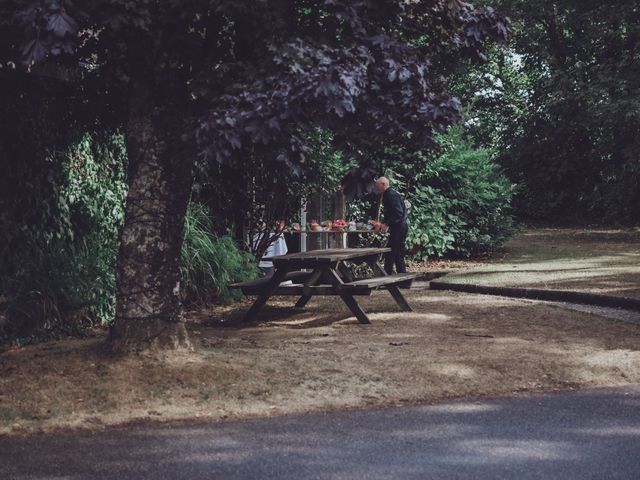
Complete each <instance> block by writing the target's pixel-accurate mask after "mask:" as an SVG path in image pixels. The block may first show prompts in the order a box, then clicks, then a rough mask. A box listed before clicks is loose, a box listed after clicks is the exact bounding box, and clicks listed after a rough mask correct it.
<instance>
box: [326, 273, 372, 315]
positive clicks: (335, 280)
mask: <svg viewBox="0 0 640 480" xmlns="http://www.w3.org/2000/svg"><path fill="white" fill-rule="evenodd" d="M324 272H325V273H326V277H327V279H328V280H329V281H330V282H331V284H332V285H333V287H334V290H335V291H336V292H338V293H339V294H340V298H342V301H343V302H344V303H345V304H346V305H347V307H349V310H351V312H352V313H353V314H354V315H355V316H356V318H357V319H358V322H360V323H364V324H367V323H371V321H370V320H369V317H367V314H366V313H365V312H364V310H362V308H361V307H360V305H359V304H358V302H357V301H356V299H355V298H353V293H347V292H345V291H344V290H343V289H342V286H343V285H344V282H343V281H342V279H341V278H340V276H339V275H338V273H337V272H336V271H335V270H334V269H332V268H325V269H324Z"/></svg>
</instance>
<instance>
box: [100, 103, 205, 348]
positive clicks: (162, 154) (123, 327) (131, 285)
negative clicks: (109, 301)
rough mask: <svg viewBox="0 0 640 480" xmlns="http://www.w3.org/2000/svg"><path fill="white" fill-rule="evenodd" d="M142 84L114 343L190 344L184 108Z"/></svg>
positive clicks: (131, 132)
mask: <svg viewBox="0 0 640 480" xmlns="http://www.w3.org/2000/svg"><path fill="white" fill-rule="evenodd" d="M144 94H145V92H144V91H142V92H137V95H136V99H135V100H134V106H133V107H132V114H131V115H130V119H129V123H128V125H127V132H126V133H127V135H126V141H127V153H128V156H129V193H128V195H127V205H126V214H125V224H124V228H123V231H122V236H121V246H120V252H119V256H118V266H117V273H116V288H117V305H116V319H115V322H114V324H113V326H112V327H111V331H110V342H111V346H112V348H113V349H114V350H115V351H141V350H149V349H178V348H190V347H191V344H190V341H189V338H188V335H187V331H186V328H185V325H184V322H183V317H182V308H181V303H180V252H181V248H182V242H183V235H184V221H185V215H186V209H187V204H188V201H189V196H190V193H191V187H192V172H191V170H192V160H190V159H192V158H193V157H192V156H190V155H189V154H187V153H185V149H184V148H182V141H181V139H180V135H181V133H182V128H181V126H182V125H181V124H180V122H179V120H178V119H181V118H182V116H181V115H180V113H179V112H170V111H167V109H166V107H165V108H163V109H162V110H159V109H154V108H153V107H149V102H148V100H147V98H145V95H144Z"/></svg>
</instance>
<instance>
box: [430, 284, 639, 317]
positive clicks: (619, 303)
mask: <svg viewBox="0 0 640 480" xmlns="http://www.w3.org/2000/svg"><path fill="white" fill-rule="evenodd" d="M429 288H430V289H431V290H452V291H455V292H464V293H478V294H481V295H499V296H502V297H514V298H527V299H530V300H546V301H551V302H567V303H582V304H585V305H597V306H599V307H612V308H625V309H627V310H636V311H639V312H640V299H636V298H629V297H614V296H612V295H601V294H597V293H585V292H576V291H573V290H544V289H541V288H519V287H491V286H487V285H477V284H466V283H452V282H429Z"/></svg>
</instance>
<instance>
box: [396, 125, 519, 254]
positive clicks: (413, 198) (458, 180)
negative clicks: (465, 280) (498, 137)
mask: <svg viewBox="0 0 640 480" xmlns="http://www.w3.org/2000/svg"><path fill="white" fill-rule="evenodd" d="M397 180H400V183H402V182H403V180H404V179H402V178H400V179H397ZM397 180H396V183H397ZM411 182H412V184H413V187H412V188H410V189H409V193H408V194H407V199H408V200H409V201H410V202H411V204H412V207H411V209H410V210H409V218H408V222H409V234H408V242H407V243H408V245H409V249H410V253H411V254H412V255H413V257H414V258H416V259H420V260H425V259H426V258H427V257H429V256H437V257H442V256H445V255H450V256H459V257H469V256H471V255H475V254H478V253H482V252H487V251H490V250H492V249H495V248H497V247H498V246H500V245H501V244H502V243H504V241H506V240H507V238H508V237H509V236H510V235H511V234H512V233H513V231H514V224H513V218H512V216H511V207H510V203H511V198H512V196H513V192H514V186H513V185H511V184H510V182H509V181H508V180H507V178H506V177H505V176H504V174H503V173H502V171H501V169H500V167H499V166H498V165H497V164H496V163H495V162H494V161H493V159H492V154H491V152H490V151H488V150H486V149H479V148H474V147H473V146H472V144H471V142H470V141H469V140H467V139H465V138H464V137H463V136H462V133H461V131H460V130H459V129H452V131H451V132H450V133H449V134H448V135H447V137H446V138H445V148H444V151H443V153H442V154H440V155H439V156H438V157H436V158H435V159H434V160H433V161H431V162H429V163H427V164H426V167H425V168H424V169H423V170H422V171H420V172H418V173H417V174H414V176H413V177H412V179H411Z"/></svg>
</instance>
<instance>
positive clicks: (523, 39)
mask: <svg viewBox="0 0 640 480" xmlns="http://www.w3.org/2000/svg"><path fill="white" fill-rule="evenodd" d="M491 3H492V4H493V5H495V6H496V8H499V9H500V10H501V11H503V12H505V13H507V14H508V15H509V16H510V17H511V18H512V20H513V22H514V32H515V34H514V41H513V42H512V44H511V46H510V48H509V49H508V50H503V51H495V52H494V54H493V55H490V58H491V61H490V62H489V64H488V65H487V66H486V67H483V68H481V69H476V70H475V73H474V74H473V75H470V76H468V77H466V78H461V79H460V81H459V84H460V86H461V88H460V93H462V96H463V98H466V99H467V100H471V101H472V103H473V104H474V107H475V115H473V116H474V117H475V119H476V122H477V123H476V124H475V125H473V126H472V127H471V129H472V131H473V134H474V137H475V138H476V140H477V141H478V142H479V143H481V144H486V142H490V143H491V144H492V145H495V146H496V148H497V149H498V151H499V152H500V155H499V156H500V162H501V163H502V164H503V165H504V166H505V168H506V170H507V172H508V173H509V175H510V177H511V178H512V180H513V181H514V182H515V183H517V184H518V185H519V186H520V188H519V193H518V194H517V196H516V203H515V206H516V208H517V211H518V213H519V214H520V216H521V217H522V218H527V219H530V220H531V219H534V220H536V219H537V220H538V221H540V220H541V221H546V222H549V221H563V222H585V221H590V222H603V221H604V222H608V223H616V222H622V223H637V222H638V219H639V218H640V210H638V205H640V203H639V201H638V200H640V198H639V197H638V195H640V183H639V182H640V176H639V175H640V170H639V169H640V162H639V161H638V153H637V152H638V150H639V147H640V144H639V143H638V142H639V141H640V140H639V137H638V135H637V132H638V130H639V127H640V116H639V114H640V95H639V93H640V75H639V74H640V70H639V69H640V63H639V62H638V60H640V57H639V55H640V43H639V42H640V17H639V15H640V11H639V9H638V6H637V2H632V1H626V0H620V1H614V2H607V3H606V4H605V3H602V2H596V1H571V0H569V1H563V2H547V1H526V2H525V1H520V0H495V1H493V2H491ZM471 84H473V86H471ZM472 97H475V98H472Z"/></svg>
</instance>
